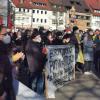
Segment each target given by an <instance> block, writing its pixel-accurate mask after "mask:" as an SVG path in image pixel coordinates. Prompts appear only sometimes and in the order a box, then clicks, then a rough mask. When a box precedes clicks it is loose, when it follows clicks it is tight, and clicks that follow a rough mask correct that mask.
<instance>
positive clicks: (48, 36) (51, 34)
mask: <svg viewBox="0 0 100 100" xmlns="http://www.w3.org/2000/svg"><path fill="white" fill-rule="evenodd" d="M47 39H48V40H49V41H51V42H52V41H53V40H54V37H53V33H52V32H51V31H47Z"/></svg>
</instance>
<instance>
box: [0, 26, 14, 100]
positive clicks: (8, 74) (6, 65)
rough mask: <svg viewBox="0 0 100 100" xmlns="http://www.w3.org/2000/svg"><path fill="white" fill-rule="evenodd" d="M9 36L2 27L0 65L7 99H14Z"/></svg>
mask: <svg viewBox="0 0 100 100" xmlns="http://www.w3.org/2000/svg"><path fill="white" fill-rule="evenodd" d="M10 42H11V38H10V36H9V35H7V34H6V28H4V27H2V29H1V31H0V65H1V64H3V65H2V66H0V67H3V70H4V77H5V83H6V85H7V92H6V93H7V96H6V98H7V100H16V97H15V94H14V89H13V84H12V82H13V79H12V65H11V62H10V59H9V50H8V48H9V43H10Z"/></svg>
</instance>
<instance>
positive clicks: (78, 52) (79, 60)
mask: <svg viewBox="0 0 100 100" xmlns="http://www.w3.org/2000/svg"><path fill="white" fill-rule="evenodd" d="M70 43H71V44H73V45H74V46H75V62H76V65H75V67H76V70H78V71H79V72H82V73H83V72H84V68H83V64H84V57H83V53H82V47H81V43H82V42H81V38H80V33H79V28H78V27H77V26H74V27H73V32H72V36H71V38H70Z"/></svg>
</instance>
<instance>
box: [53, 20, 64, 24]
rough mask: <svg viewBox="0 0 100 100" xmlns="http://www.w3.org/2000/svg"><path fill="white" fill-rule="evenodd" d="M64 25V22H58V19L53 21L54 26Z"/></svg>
mask: <svg viewBox="0 0 100 100" xmlns="http://www.w3.org/2000/svg"><path fill="white" fill-rule="evenodd" d="M63 23H64V22H63V20H59V21H57V20H56V19H53V20H52V24H54V25H55V24H59V25H63Z"/></svg>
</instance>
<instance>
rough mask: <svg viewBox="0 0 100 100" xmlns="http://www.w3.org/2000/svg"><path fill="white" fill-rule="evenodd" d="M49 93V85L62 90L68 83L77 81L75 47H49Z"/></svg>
mask: <svg viewBox="0 0 100 100" xmlns="http://www.w3.org/2000/svg"><path fill="white" fill-rule="evenodd" d="M47 48H48V55H47V58H48V61H47V65H46V71H47V82H46V83H47V85H46V87H47V88H48V89H47V92H49V87H50V86H49V83H50V82H51V83H53V85H54V86H55V87H56V88H60V87H62V86H64V84H66V82H68V81H70V80H72V79H75V47H74V46H73V45H51V46H48V47H47Z"/></svg>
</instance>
